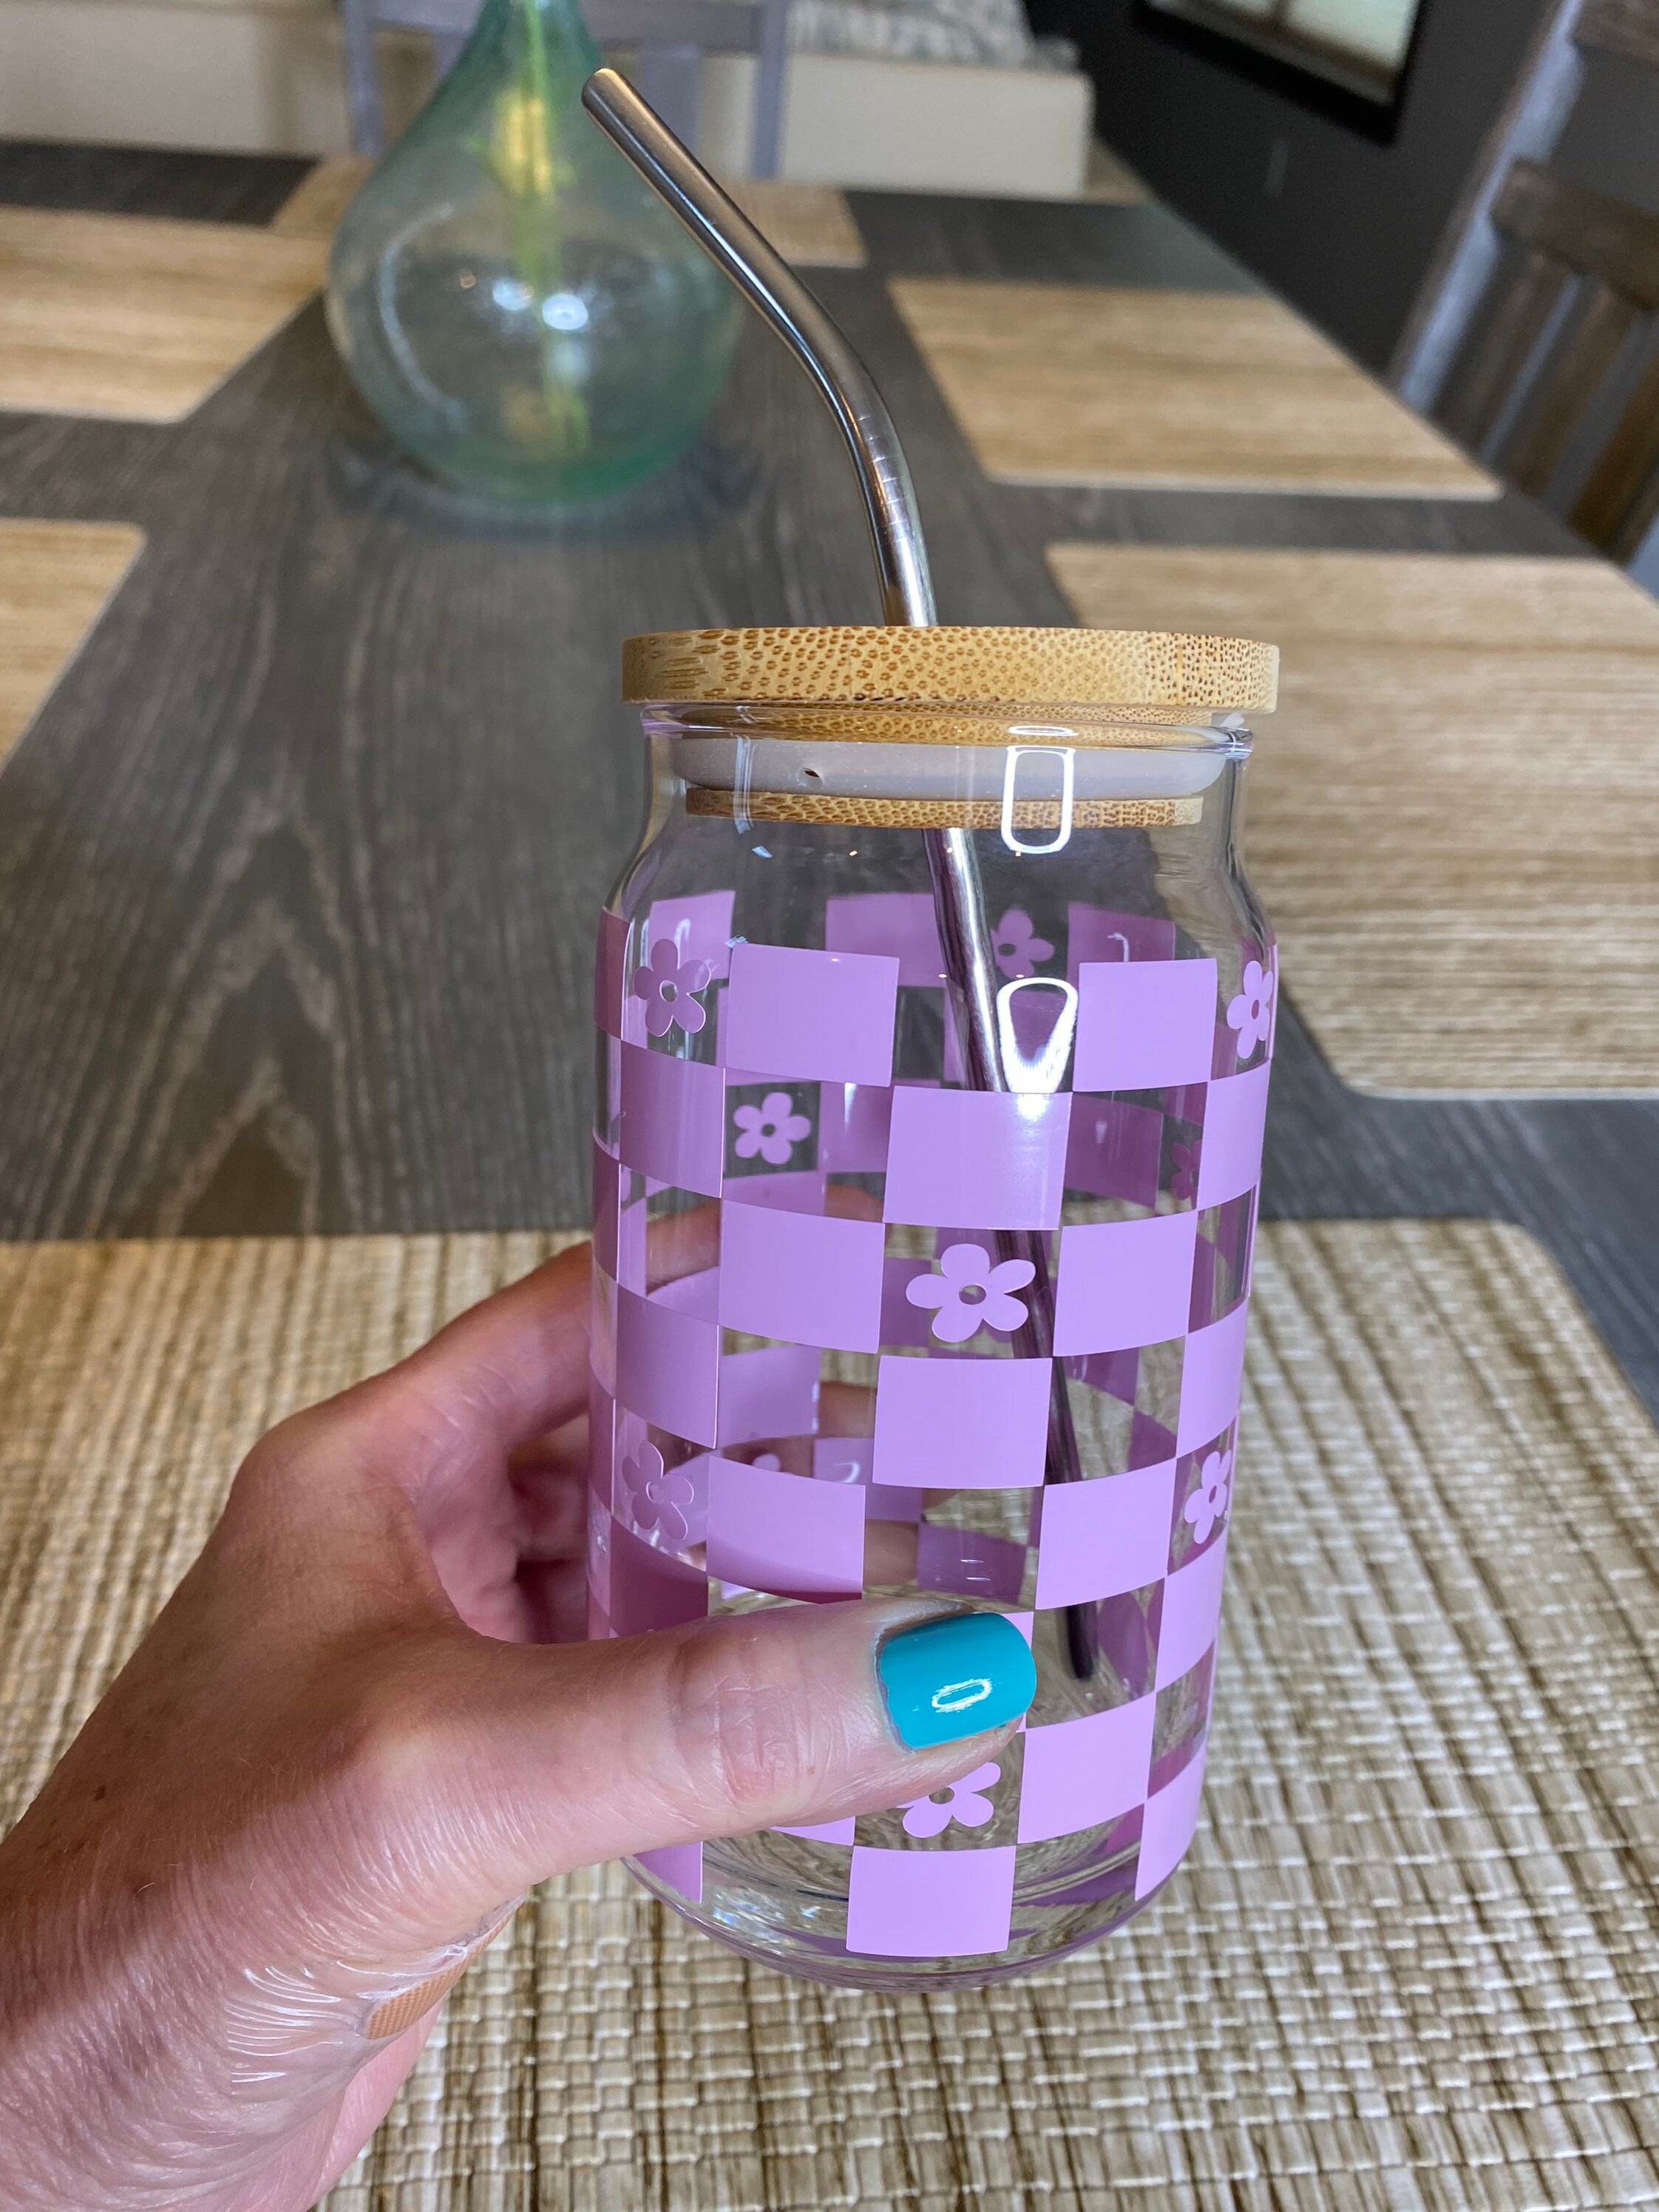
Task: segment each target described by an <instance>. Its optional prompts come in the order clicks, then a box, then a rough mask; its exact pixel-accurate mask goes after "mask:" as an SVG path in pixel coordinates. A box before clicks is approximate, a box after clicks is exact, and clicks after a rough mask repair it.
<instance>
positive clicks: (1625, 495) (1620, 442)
mask: <svg viewBox="0 0 1659 2212" xmlns="http://www.w3.org/2000/svg"><path fill="white" fill-rule="evenodd" d="M1656 513H1659V362H1655V363H1654V365H1653V367H1652V368H1650V369H1649V371H1648V373H1647V374H1646V375H1645V376H1644V378H1643V380H1642V381H1641V384H1640V385H1639V386H1638V388H1637V392H1636V394H1635V397H1634V398H1632V400H1631V402H1630V404H1629V405H1628V406H1627V407H1626V410H1625V412H1624V416H1623V418H1622V419H1621V421H1620V425H1619V428H1617V430H1615V431H1614V433H1613V436H1612V437H1611V439H1609V441H1607V450H1606V452H1605V453H1603V454H1602V456H1601V459H1600V460H1599V461H1598V462H1597V463H1596V465H1595V469H1594V470H1593V471H1591V474H1590V478H1589V483H1587V484H1586V485H1585V486H1584V489H1583V491H1582V492H1581V493H1580V494H1579V495H1578V502H1577V506H1576V507H1574V508H1573V510H1572V513H1571V515H1570V516H1569V517H1568V520H1569V521H1570V522H1571V524H1572V526H1573V528H1574V529H1575V530H1577V531H1579V532H1582V533H1583V536H1584V537H1586V538H1589V541H1590V543H1591V544H1592V545H1599V546H1600V547H1601V550H1603V552H1606V553H1611V554H1612V556H1613V559H1614V560H1615V561H1628V560H1631V559H1632V557H1633V556H1634V555H1635V554H1636V552H1637V550H1638V548H1639V546H1640V545H1641V543H1642V540H1643V539H1644V538H1645V537H1646V536H1647V534H1648V530H1649V527H1650V525H1651V523H1652V521H1653V518H1654V515H1655V514H1656Z"/></svg>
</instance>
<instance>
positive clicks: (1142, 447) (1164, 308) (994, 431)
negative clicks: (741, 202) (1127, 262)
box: [889, 276, 1498, 499]
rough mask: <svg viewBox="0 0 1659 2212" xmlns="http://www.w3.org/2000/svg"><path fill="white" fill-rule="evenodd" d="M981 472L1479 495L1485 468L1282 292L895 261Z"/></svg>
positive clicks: (908, 304) (901, 304)
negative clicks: (1033, 278)
mask: <svg viewBox="0 0 1659 2212" xmlns="http://www.w3.org/2000/svg"><path fill="white" fill-rule="evenodd" d="M889 289H890V291H891V293H892V295H893V299H894V301H895V303H896V306H897V307H898V311H899V313H900V314H901V315H902V317H903V318H904V320H905V322H906V323H907V324H908V326H909V330H910V334H911V336H912V337H914V338H915V342H916V344H917V346H918V347H919V348H920V349H921V354H922V356H923V358H924V360H925V361H926V362H927V366H928V368H929V369H930V370H931V371H932V373H933V378H934V380H935V381H936V382H937V384H938V385H939V389H940V391H941V392H943V393H944V395H945V400H946V402H947V404H949V406H950V409H951V413H952V414H953V415H954V416H955V417H956V419H957V425H958V427H959V428H960V429H961V430H962V433H963V436H964V437H965V438H966V439H967V441H968V442H969V445H970V446H971V447H973V449H974V453H975V456H976V458H977V459H978V461H979V465H980V466H981V468H982V469H983V470H984V471H985V472H986V474H987V476H992V477H1002V478H1004V479H1005V480H1006V481H1007V482H1009V483H1060V484H1102V485H1112V484H1143V485H1161V486H1164V487H1165V488H1170V487H1176V486H1184V487H1210V488H1223V489H1232V490H1240V491H1304V492H1372V493H1376V492H1386V493H1389V494H1392V495H1407V496H1410V495H1419V496H1421V497H1424V498H1436V499H1490V498H1493V497H1495V496H1496V495H1497V492H1498V485H1497V483H1495V482H1494V480H1493V479H1492V477H1489V476H1488V475H1487V474H1486V471H1485V470H1484V469H1479V468H1476V467H1475V465H1474V463H1473V462H1471V461H1468V460H1466V459H1464V457H1463V455H1462V453H1459V452H1458V451H1457V449H1456V447H1455V446H1453V445H1451V444H1450V443H1449V441H1448V440H1446V439H1445V438H1443V436H1442V435H1441V434H1440V433H1439V431H1437V430H1436V429H1433V428H1431V427H1430V425H1429V424H1428V423H1426V422H1422V421H1421V420H1420V419H1419V417H1418V416H1415V415H1413V413H1412V412H1411V410H1409V409H1408V408H1407V407H1405V406H1402V405H1401V402H1400V401H1399V400H1397V399H1396V398H1395V397H1394V395H1393V394H1392V393H1391V392H1386V391H1384V389H1383V386H1381V385H1380V384H1377V383H1376V382H1374V381H1373V380H1372V379H1371V378H1370V377H1369V376H1367V375H1366V374H1364V371H1363V370H1362V369H1359V368H1356V367H1355V366H1354V364H1353V363H1352V362H1351V361H1350V360H1349V359H1348V358H1347V356H1346V355H1345V354H1342V353H1340V352H1339V351H1338V350H1337V349H1336V348H1335V347H1334V345H1332V344H1331V343H1329V342H1328V340H1327V339H1325V338H1322V337H1320V335H1319V333H1318V332H1317V331H1315V330H1313V329H1312V328H1310V325H1308V324H1306V323H1304V321H1303V320H1302V319H1301V317H1300V316H1299V315H1295V314H1292V313H1291V310H1290V309H1289V308H1288V307H1285V306H1284V305H1283V304H1282V303H1281V302H1280V301H1277V300H1272V299H1268V298H1267V297H1265V296H1264V295H1260V294H1255V293H1249V292H1177V291H1130V290H1121V289H1108V288H1105V287H1100V286H1094V285H1085V284H1009V283H986V282H978V281H967V280H963V279H958V278H955V277H935V276H907V277H896V278H894V279H893V280H892V282H891V283H890V287H889Z"/></svg>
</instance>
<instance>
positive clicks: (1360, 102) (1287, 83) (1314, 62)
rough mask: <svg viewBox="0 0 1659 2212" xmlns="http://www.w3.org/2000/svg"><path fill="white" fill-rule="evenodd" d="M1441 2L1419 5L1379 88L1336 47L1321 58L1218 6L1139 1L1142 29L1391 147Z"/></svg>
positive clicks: (1192, 0) (1190, 0) (1212, 0)
mask: <svg viewBox="0 0 1659 2212" xmlns="http://www.w3.org/2000/svg"><path fill="white" fill-rule="evenodd" d="M1433 5H1434V0H1417V13H1416V15H1415V17H1414V18H1413V23H1412V29H1411V37H1410V39H1409V40H1407V46H1406V51H1405V52H1404V54H1403V55H1402V56H1401V61H1400V65H1399V67H1398V68H1397V69H1396V70H1395V71H1394V73H1393V76H1392V79H1391V80H1390V81H1389V82H1383V80H1382V79H1381V77H1380V76H1379V78H1378V80H1377V82H1376V85H1375V87H1372V86H1368V85H1366V84H1365V83H1364V78H1365V76H1366V74H1367V72H1366V71H1365V70H1364V65H1363V64H1358V63H1356V62H1354V61H1352V60H1351V59H1348V58H1345V57H1344V56H1343V55H1342V54H1341V53H1340V52H1339V51H1338V50H1337V49H1334V48H1333V49H1331V50H1330V52H1329V53H1328V55H1327V56H1324V57H1322V56H1321V54H1320V53H1319V51H1318V50H1317V49H1316V48H1315V47H1312V46H1307V47H1304V46H1302V45H1301V42H1299V41H1297V40H1291V39H1288V38H1287V39H1283V40H1275V38H1274V36H1273V32H1272V30H1271V28H1270V27H1269V28H1265V29H1261V30H1257V29H1256V28H1255V26H1253V25H1252V23H1251V22H1250V21H1249V19H1248V18H1246V17H1243V16H1236V15H1232V14H1231V11H1230V10H1229V9H1227V8H1226V7H1225V5H1218V4H1216V0H1134V17H1133V20H1134V25H1135V28H1136V29H1137V30H1138V31H1144V32H1146V33H1147V34H1148V36H1149V37H1152V38H1154V39H1157V40H1160V41H1161V42H1162V43H1164V45H1166V46H1175V47H1177V48H1179V49H1180V50H1181V51H1182V52H1185V53H1189V54H1194V55H1196V56H1197V57H1199V58H1200V59H1202V60H1205V61H1208V62H1212V63H1213V64H1215V65H1216V66H1217V67H1218V68H1220V69H1225V70H1231V73H1232V74H1233V75H1234V76H1240V77H1243V78H1244V79H1245V80H1247V82H1249V83H1252V84H1259V85H1261V86H1262V87H1264V88H1266V89H1267V90H1268V91H1270V92H1276V93H1279V94H1281V95H1282V96H1283V97H1284V98H1285V99H1286V100H1293V101H1295V103H1296V104H1297V106H1299V107H1305V108H1309V109H1310V110H1311V111H1312V112H1314V113H1315V114H1316V115H1322V116H1325V117H1326V118H1328V120H1330V121H1331V122H1334V123H1340V124H1341V125H1345V126H1346V128H1347V129H1348V130H1350V131H1357V132H1358V135H1359V136H1360V137H1364V138H1370V139H1373V140H1375V142H1376V143H1377V144H1378V145H1382V146H1391V145H1392V144H1393V143H1394V141H1395V137H1397V136H1398V134H1399V130H1400V118H1401V113H1402V112H1403V111H1404V107H1405V103H1406V98H1407V93H1408V91H1409V89H1410V85H1411V78H1412V70H1413V64H1414V63H1415V61H1416V58H1417V55H1418V52H1419V48H1420V46H1421V45H1422V40H1423V25H1424V21H1425V18H1426V16H1427V15H1428V13H1429V10H1430V9H1431V7H1432V6H1433Z"/></svg>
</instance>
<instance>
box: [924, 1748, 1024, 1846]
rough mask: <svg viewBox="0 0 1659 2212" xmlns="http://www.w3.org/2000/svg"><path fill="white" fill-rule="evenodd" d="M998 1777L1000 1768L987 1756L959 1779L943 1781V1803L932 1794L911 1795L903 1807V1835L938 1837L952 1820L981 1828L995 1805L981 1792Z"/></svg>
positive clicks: (998, 1779) (991, 1813) (994, 1808)
mask: <svg viewBox="0 0 1659 2212" xmlns="http://www.w3.org/2000/svg"><path fill="white" fill-rule="evenodd" d="M1001 1779H1002V1769H1001V1768H1000V1766H998V1765H995V1764H994V1761H992V1760H989V1759H987V1761H986V1763H985V1765H983V1766H976V1767H975V1769H974V1771H973V1772H972V1773H971V1774H964V1775H963V1778H962V1779H961V1781H960V1782H952V1783H950V1784H947V1786H946V1789H945V1791H944V1792H942V1793H941V1795H942V1796H943V1797H944V1802H943V1803H941V1802H939V1797H937V1796H935V1797H912V1798H909V1799H908V1800H907V1801H906V1803H905V1807H904V1832H905V1834H906V1835H907V1836H942V1835H943V1834H944V1833H945V1830H946V1829H947V1828H948V1827H949V1826H950V1825H951V1821H952V1820H960V1821H961V1823H962V1825H963V1827H964V1828H982V1827H984V1826H985V1825H986V1823H987V1821H988V1820H992V1819H994V1817H995V1814H996V1809H997V1808H996V1807H995V1806H994V1804H993V1803H992V1802H991V1801H990V1799H989V1798H988V1797H987V1796H985V1795H984V1792H985V1791H986V1790H994V1788H995V1787H996V1785H997V1784H998V1783H999V1782H1000V1781H1001Z"/></svg>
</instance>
